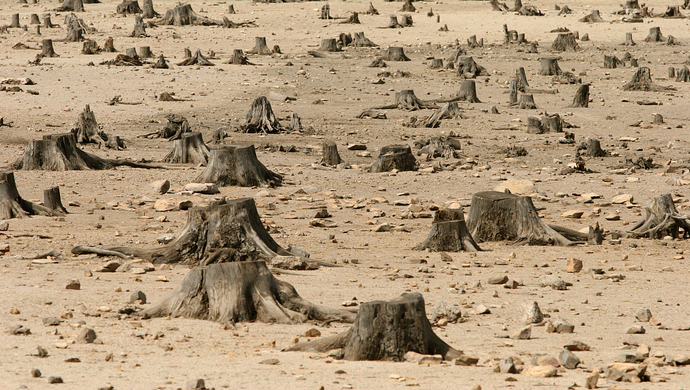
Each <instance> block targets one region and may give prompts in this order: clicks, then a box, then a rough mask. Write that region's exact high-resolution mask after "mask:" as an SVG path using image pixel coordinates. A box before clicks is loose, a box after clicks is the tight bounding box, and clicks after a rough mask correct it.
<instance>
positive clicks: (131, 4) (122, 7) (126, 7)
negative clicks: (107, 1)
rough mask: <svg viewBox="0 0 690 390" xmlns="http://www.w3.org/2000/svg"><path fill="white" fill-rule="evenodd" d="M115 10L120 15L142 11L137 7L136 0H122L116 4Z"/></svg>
mask: <svg viewBox="0 0 690 390" xmlns="http://www.w3.org/2000/svg"><path fill="white" fill-rule="evenodd" d="M116 12H117V13H118V14H120V15H130V14H140V13H142V12H144V11H142V10H141V8H140V7H139V2H138V1H137V0H122V3H120V4H118V5H117V9H116Z"/></svg>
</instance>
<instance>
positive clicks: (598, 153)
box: [578, 138, 608, 158]
mask: <svg viewBox="0 0 690 390" xmlns="http://www.w3.org/2000/svg"><path fill="white" fill-rule="evenodd" d="M582 150H584V152H581V151H582ZM580 155H584V156H587V157H591V158H596V157H606V156H608V153H606V151H605V150H604V149H602V148H601V142H599V140H598V139H596V138H587V140H586V141H585V142H583V143H582V145H580V146H579V147H578V156H580Z"/></svg>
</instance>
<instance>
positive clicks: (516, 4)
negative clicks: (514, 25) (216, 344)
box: [513, 0, 522, 12]
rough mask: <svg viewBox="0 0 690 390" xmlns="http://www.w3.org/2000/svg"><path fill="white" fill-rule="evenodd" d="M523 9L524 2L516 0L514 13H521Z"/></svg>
mask: <svg viewBox="0 0 690 390" xmlns="http://www.w3.org/2000/svg"><path fill="white" fill-rule="evenodd" d="M521 9H522V0H515V1H514V2H513V12H519V11H520V10H521Z"/></svg>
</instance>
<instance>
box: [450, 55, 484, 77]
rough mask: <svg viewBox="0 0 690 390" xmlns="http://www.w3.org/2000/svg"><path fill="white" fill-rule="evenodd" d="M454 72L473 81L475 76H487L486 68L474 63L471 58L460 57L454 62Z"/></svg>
mask: <svg viewBox="0 0 690 390" xmlns="http://www.w3.org/2000/svg"><path fill="white" fill-rule="evenodd" d="M455 70H456V71H457V73H458V75H460V76H463V77H466V78H470V79H473V78H475V77H477V76H488V75H489V72H487V71H486V68H484V67H483V66H480V65H479V64H477V63H476V62H475V61H474V58H472V57H471V56H460V57H458V59H457V61H455Z"/></svg>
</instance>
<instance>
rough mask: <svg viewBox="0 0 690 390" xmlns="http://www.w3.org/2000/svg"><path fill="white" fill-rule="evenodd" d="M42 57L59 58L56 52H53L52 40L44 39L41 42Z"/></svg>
mask: <svg viewBox="0 0 690 390" xmlns="http://www.w3.org/2000/svg"><path fill="white" fill-rule="evenodd" d="M41 55H42V56H43V57H58V55H57V54H56V53H55V50H53V40H52V39H44V40H42V41H41Z"/></svg>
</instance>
